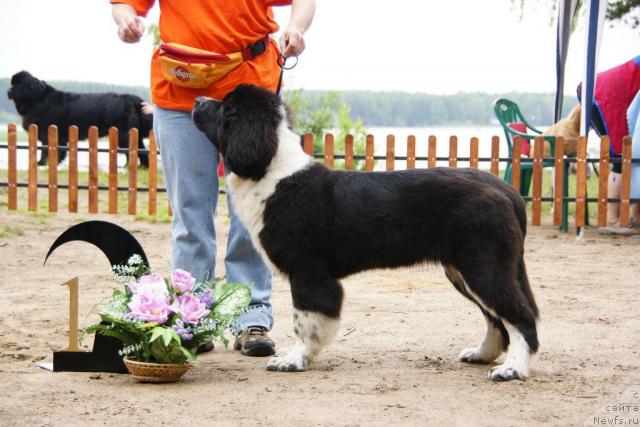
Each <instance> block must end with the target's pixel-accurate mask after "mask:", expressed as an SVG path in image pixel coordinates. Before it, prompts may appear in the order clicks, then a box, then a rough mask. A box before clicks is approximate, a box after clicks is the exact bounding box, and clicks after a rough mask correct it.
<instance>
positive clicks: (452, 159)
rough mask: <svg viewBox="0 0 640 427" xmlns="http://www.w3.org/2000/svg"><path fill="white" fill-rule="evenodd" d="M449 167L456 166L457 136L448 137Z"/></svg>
mask: <svg viewBox="0 0 640 427" xmlns="http://www.w3.org/2000/svg"><path fill="white" fill-rule="evenodd" d="M449 167H450V168H455V167H458V137H457V136H455V135H452V136H451V137H449Z"/></svg>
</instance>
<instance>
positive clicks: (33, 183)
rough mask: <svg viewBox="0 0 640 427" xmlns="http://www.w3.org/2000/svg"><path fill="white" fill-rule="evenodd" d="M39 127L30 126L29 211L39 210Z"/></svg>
mask: <svg viewBox="0 0 640 427" xmlns="http://www.w3.org/2000/svg"><path fill="white" fill-rule="evenodd" d="M37 152H38V125H34V124H30V125H29V184H28V187H29V196H28V197H29V200H28V206H29V210H30V211H32V212H35V211H37V210H38V155H37Z"/></svg>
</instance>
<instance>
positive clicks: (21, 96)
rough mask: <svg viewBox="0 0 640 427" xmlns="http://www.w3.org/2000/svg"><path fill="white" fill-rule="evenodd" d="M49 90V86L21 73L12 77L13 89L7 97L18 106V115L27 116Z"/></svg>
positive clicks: (11, 88) (25, 73)
mask: <svg viewBox="0 0 640 427" xmlns="http://www.w3.org/2000/svg"><path fill="white" fill-rule="evenodd" d="M46 90H47V84H46V83H45V82H43V81H42V80H39V79H37V78H35V77H33V76H32V75H31V74H29V73H28V72H27V71H20V72H19V73H16V74H14V75H13V76H12V77H11V87H10V88H9V90H8V91H7V97H9V99H10V100H12V101H13V103H14V104H15V105H16V110H18V114H20V115H22V116H23V115H25V114H27V113H29V111H30V110H31V108H33V106H34V105H35V104H36V103H37V102H38V101H40V99H41V98H42V97H43V96H44V94H45V92H46Z"/></svg>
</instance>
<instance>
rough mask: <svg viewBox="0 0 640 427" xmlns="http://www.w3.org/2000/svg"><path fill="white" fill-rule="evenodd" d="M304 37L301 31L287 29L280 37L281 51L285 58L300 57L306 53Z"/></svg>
mask: <svg viewBox="0 0 640 427" xmlns="http://www.w3.org/2000/svg"><path fill="white" fill-rule="evenodd" d="M304 48H305V46H304V35H303V34H302V32H301V31H298V30H296V29H292V28H287V29H286V30H284V31H283V32H282V35H281V36H280V51H281V52H282V56H283V57H284V58H290V57H292V56H299V55H300V54H301V53H302V51H304Z"/></svg>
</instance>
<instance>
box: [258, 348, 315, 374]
mask: <svg viewBox="0 0 640 427" xmlns="http://www.w3.org/2000/svg"><path fill="white" fill-rule="evenodd" d="M308 366H309V358H308V357H307V356H305V355H304V354H303V353H302V352H301V351H298V350H297V349H296V346H294V347H293V348H292V349H286V348H283V349H280V350H278V353H277V354H276V356H275V357H272V358H271V359H270V360H269V363H267V370H268V371H279V372H300V371H304V370H305V369H307V367H308Z"/></svg>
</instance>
